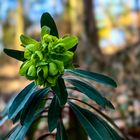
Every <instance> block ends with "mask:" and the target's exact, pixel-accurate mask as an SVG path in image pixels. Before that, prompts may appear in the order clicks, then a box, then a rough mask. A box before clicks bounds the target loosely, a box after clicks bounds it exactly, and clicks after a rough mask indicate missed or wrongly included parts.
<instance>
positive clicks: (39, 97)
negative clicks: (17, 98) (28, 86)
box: [20, 88, 50, 125]
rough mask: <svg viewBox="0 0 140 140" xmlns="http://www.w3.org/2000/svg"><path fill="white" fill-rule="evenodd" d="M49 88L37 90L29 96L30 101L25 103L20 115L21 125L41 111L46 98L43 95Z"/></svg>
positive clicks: (31, 120)
mask: <svg viewBox="0 0 140 140" xmlns="http://www.w3.org/2000/svg"><path fill="white" fill-rule="evenodd" d="M49 90H50V89H49V88H44V89H40V90H37V91H36V92H34V93H33V94H32V95H31V97H30V102H27V103H26V104H25V107H24V108H23V110H22V112H21V116H20V122H21V124H22V125H26V124H28V123H29V122H33V121H34V120H35V119H36V118H37V117H38V115H40V113H41V112H42V111H43V109H44V105H45V102H46V100H44V98H45V96H46V95H47V94H48V92H49Z"/></svg>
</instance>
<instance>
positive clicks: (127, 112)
mask: <svg viewBox="0 0 140 140" xmlns="http://www.w3.org/2000/svg"><path fill="white" fill-rule="evenodd" d="M43 12H49V13H50V14H51V15H52V16H53V17H54V19H55V21H56V24H57V27H58V30H59V33H60V36H63V35H64V34H74V35H76V36H78V37H79V45H78V48H77V52H76V54H77V56H76V58H75V61H76V63H77V64H78V65H80V67H81V68H83V69H87V70H90V71H94V72H100V73H102V74H107V75H109V76H111V77H113V78H114V79H115V80H116V81H117V83H118V88H117V89H112V88H110V87H105V86H102V85H99V84H96V83H94V84H96V86H97V87H98V89H100V91H102V93H103V94H104V96H106V97H107V98H108V99H110V100H111V101H112V103H113V104H114V106H115V108H116V110H115V111H112V110H108V109H106V110H104V113H106V114H108V115H109V116H110V117H111V118H112V119H113V120H114V121H115V123H116V124H117V125H118V126H119V128H120V129H121V131H122V132H124V133H125V134H126V135H127V136H129V138H130V139H132V140H140V90H139V88H140V0H0V111H2V110H3V109H4V107H5V106H6V103H7V102H8V101H9V99H10V98H11V97H12V96H14V95H16V94H17V93H18V92H19V91H20V90H21V89H22V88H24V87H25V86H26V85H27V84H28V83H29V81H27V80H26V79H24V78H23V77H20V76H19V75H18V69H19V66H20V63H19V62H17V61H16V60H14V59H12V58H9V57H7V56H6V55H5V54H4V53H3V52H2V50H3V48H4V47H6V48H12V49H18V50H23V48H22V47H21V46H20V41H19V36H20V35H21V34H27V35H30V36H32V37H33V38H36V39H38V38H39V37H40V17H41V15H42V13H43ZM76 95H77V94H76ZM77 96H78V95H77ZM78 97H79V96H78ZM79 98H80V99H83V100H84V101H86V102H91V101H89V100H88V99H87V98H86V97H85V96H80V97H79ZM93 105H94V103H93ZM10 126H11V122H7V123H6V124H5V125H4V126H0V137H2V135H4V134H5V133H6V132H7V131H8V130H9V128H10ZM43 127H46V126H44V123H42V124H40V126H39V130H38V133H37V134H36V135H37V136H38V135H39V133H40V132H42V130H41V129H42V128H43ZM0 140H1V138H0ZM29 140H30V139H29Z"/></svg>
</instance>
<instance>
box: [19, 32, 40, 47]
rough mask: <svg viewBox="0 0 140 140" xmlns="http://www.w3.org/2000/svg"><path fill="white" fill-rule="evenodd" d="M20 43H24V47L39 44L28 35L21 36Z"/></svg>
mask: <svg viewBox="0 0 140 140" xmlns="http://www.w3.org/2000/svg"><path fill="white" fill-rule="evenodd" d="M20 41H21V43H22V46H24V47H25V46H27V45H29V44H37V43H38V42H37V41H36V40H34V39H32V38H31V37H29V36H27V35H21V36H20Z"/></svg>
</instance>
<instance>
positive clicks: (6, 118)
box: [0, 116, 8, 126]
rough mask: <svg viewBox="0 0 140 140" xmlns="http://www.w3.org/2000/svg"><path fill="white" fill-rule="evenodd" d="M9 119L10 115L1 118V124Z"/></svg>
mask: <svg viewBox="0 0 140 140" xmlns="http://www.w3.org/2000/svg"><path fill="white" fill-rule="evenodd" d="M7 120H8V116H5V117H3V118H2V119H1V120H0V126H2V125H3V124H4V123H5V122H6V121H7Z"/></svg>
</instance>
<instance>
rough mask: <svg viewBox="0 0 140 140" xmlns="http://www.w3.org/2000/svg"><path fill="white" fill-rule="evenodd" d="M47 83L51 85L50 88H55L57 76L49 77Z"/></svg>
mask: <svg viewBox="0 0 140 140" xmlns="http://www.w3.org/2000/svg"><path fill="white" fill-rule="evenodd" d="M47 81H48V82H49V83H50V84H51V86H55V85H56V81H57V76H55V77H52V76H49V77H48V78H47Z"/></svg>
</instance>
